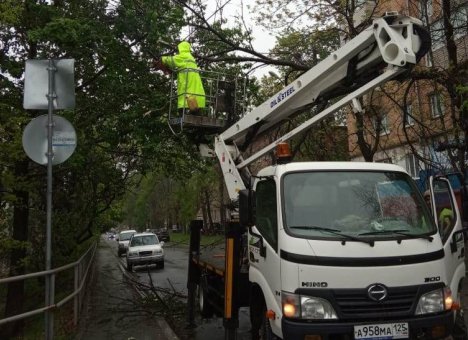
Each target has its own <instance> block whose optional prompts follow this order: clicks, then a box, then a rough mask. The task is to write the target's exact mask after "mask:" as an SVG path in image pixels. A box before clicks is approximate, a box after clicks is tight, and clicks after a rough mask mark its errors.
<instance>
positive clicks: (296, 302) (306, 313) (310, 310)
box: [281, 292, 338, 320]
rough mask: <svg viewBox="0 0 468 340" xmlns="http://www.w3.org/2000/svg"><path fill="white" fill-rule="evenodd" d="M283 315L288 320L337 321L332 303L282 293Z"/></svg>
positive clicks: (311, 297) (310, 297)
mask: <svg viewBox="0 0 468 340" xmlns="http://www.w3.org/2000/svg"><path fill="white" fill-rule="evenodd" d="M281 303H282V306H283V314H284V316H286V317H288V318H300V319H315V320H317V319H337V318H338V317H337V316H336V312H335V310H334V309H333V307H332V305H331V304H330V302H328V301H327V300H325V299H322V298H319V297H314V296H303V295H297V294H292V293H286V292H282V293H281Z"/></svg>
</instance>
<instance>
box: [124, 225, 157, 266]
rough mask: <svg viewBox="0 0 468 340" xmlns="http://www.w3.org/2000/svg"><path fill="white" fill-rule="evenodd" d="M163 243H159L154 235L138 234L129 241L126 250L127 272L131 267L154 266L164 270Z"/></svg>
mask: <svg viewBox="0 0 468 340" xmlns="http://www.w3.org/2000/svg"><path fill="white" fill-rule="evenodd" d="M163 245H164V242H159V240H158V237H157V236H156V234H153V233H139V234H134V235H133V236H132V238H131V239H130V242H129V244H128V249H127V270H129V271H131V270H132V268H133V266H139V265H144V264H156V265H157V266H158V267H159V268H164V250H163V248H162V246H163Z"/></svg>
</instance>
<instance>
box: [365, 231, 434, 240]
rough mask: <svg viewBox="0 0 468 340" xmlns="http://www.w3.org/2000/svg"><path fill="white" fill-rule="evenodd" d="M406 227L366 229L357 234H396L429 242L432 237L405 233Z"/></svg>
mask: <svg viewBox="0 0 468 340" xmlns="http://www.w3.org/2000/svg"><path fill="white" fill-rule="evenodd" d="M407 231H408V229H389V230H375V231H368V232H365V233H361V234H359V235H383V234H397V235H402V236H405V237H408V238H423V239H426V240H428V241H430V242H432V240H433V239H434V238H433V237H432V236H429V235H415V234H409V233H407Z"/></svg>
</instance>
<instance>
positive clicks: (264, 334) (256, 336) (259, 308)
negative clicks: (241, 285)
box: [250, 301, 278, 340]
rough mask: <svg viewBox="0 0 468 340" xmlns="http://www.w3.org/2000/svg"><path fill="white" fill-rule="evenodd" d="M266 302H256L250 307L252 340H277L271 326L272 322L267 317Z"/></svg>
mask: <svg viewBox="0 0 468 340" xmlns="http://www.w3.org/2000/svg"><path fill="white" fill-rule="evenodd" d="M266 311H267V309H266V305H265V302H263V301H262V302H261V303H260V302H259V301H257V302H254V303H253V305H252V306H250V322H251V324H252V330H251V333H252V340H277V339H278V337H277V336H276V335H274V334H273V332H272V330H271V326H270V320H269V319H268V318H267V317H266Z"/></svg>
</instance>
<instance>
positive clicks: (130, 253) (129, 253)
mask: <svg viewBox="0 0 468 340" xmlns="http://www.w3.org/2000/svg"><path fill="white" fill-rule="evenodd" d="M137 255H138V252H136V251H129V252H128V257H132V256H137Z"/></svg>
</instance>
